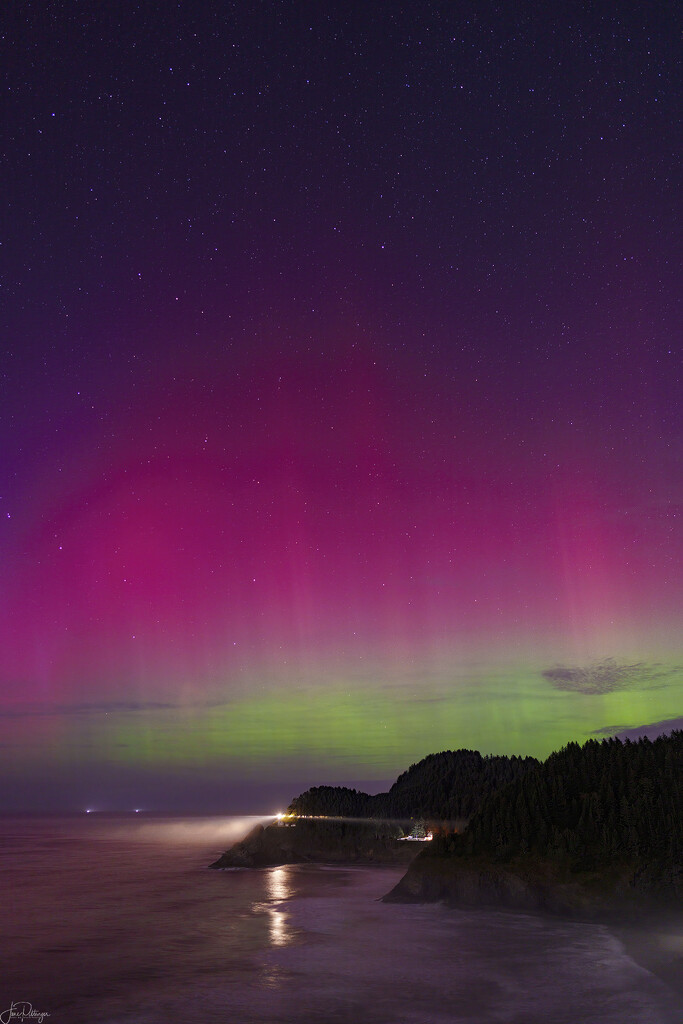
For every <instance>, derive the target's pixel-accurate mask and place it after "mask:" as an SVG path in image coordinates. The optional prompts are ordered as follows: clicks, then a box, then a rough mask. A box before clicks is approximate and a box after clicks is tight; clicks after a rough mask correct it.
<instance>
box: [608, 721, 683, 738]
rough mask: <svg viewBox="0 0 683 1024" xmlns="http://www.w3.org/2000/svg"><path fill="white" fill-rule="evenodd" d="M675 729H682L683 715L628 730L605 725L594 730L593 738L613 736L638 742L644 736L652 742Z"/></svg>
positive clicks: (619, 726) (622, 727)
mask: <svg viewBox="0 0 683 1024" xmlns="http://www.w3.org/2000/svg"><path fill="white" fill-rule="evenodd" d="M675 729H683V715H681V716H679V717H678V718H667V719H665V720H664V721H663V722H650V723H649V725H638V726H635V727H634V728H632V729H628V728H626V727H625V726H623V725H607V726H605V727H604V728H603V729H596V730H595V732H594V733H593V735H594V736H615V737H616V738H617V739H618V740H639V739H641V738H642V737H644V736H646V737H647V738H648V739H649V740H654V739H656V738H657V737H658V736H664V735H667V734H668V733H670V732H673V731H674V730H675Z"/></svg>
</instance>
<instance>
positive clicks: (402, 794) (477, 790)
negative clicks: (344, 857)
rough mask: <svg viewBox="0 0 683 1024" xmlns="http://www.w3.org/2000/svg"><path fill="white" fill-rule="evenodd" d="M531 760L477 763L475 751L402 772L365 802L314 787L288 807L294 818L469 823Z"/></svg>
mask: <svg viewBox="0 0 683 1024" xmlns="http://www.w3.org/2000/svg"><path fill="white" fill-rule="evenodd" d="M537 765H538V761H536V759H535V758H533V757H482V755H481V754H480V753H479V752H478V751H476V750H444V751H442V752H441V753H439V754H430V755H429V756H428V757H425V758H424V759H423V760H422V761H419V762H418V763H417V764H413V765H411V766H410V768H409V769H408V770H407V771H405V772H403V774H402V775H400V776H399V777H398V779H397V780H396V782H395V783H394V784H393V786H392V787H391V789H390V790H389V792H388V793H378V794H376V795H374V796H370V795H368V794H367V793H362V792H359V791H358V790H356V789H348V788H346V787H344V786H314V787H313V788H312V789H308V790H306V792H305V793H302V794H301V795H300V796H298V797H296V798H295V799H294V800H293V801H292V803H291V804H290V806H289V810H290V811H291V812H292V813H295V814H311V815H325V816H329V817H336V816H338V817H348V818H427V819H433V820H439V821H454V820H458V819H463V818H469V817H470V816H471V815H472V814H473V813H474V812H475V811H476V810H477V808H478V807H479V806H480V805H481V804H482V802H483V801H485V800H486V799H487V798H488V797H490V796H491V795H492V794H493V793H495V792H496V791H498V790H499V789H500V788H501V787H502V786H506V785H508V784H510V783H511V782H513V781H514V780H515V779H518V778H520V777H521V776H522V775H524V774H525V773H526V772H527V771H528V770H529V769H530V768H532V767H534V766H537Z"/></svg>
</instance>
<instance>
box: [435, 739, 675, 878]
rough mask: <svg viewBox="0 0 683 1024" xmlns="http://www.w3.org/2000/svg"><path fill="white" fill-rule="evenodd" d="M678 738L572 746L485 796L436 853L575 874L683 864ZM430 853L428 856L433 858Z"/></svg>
mask: <svg viewBox="0 0 683 1024" xmlns="http://www.w3.org/2000/svg"><path fill="white" fill-rule="evenodd" d="M682 780H683V731H677V732H673V733H672V734H671V735H670V736H660V737H659V738H657V739H656V740H654V741H650V740H648V739H641V740H639V741H638V742H636V743H634V742H629V741H627V742H625V743H622V742H620V741H619V740H616V739H610V740H603V741H602V742H598V741H597V740H589V741H588V742H587V743H585V744H584V745H583V746H579V745H578V744H577V743H570V744H569V745H568V746H566V747H564V748H563V749H562V750H560V751H559V752H558V753H554V754H551V755H550V757H549V758H548V759H547V760H546V761H545V762H543V763H542V764H537V765H535V766H533V767H532V768H530V769H529V770H528V771H526V772H525V773H524V774H520V775H518V777H517V778H515V779H513V780H512V781H511V782H509V783H508V784H507V785H506V786H504V787H502V788H500V789H498V790H497V791H495V792H492V793H490V794H489V795H488V796H487V798H486V799H485V800H484V801H483V802H482V804H481V806H480V808H479V809H478V811H477V812H476V813H475V814H474V815H473V817H472V819H471V821H470V823H469V827H468V828H467V830H466V832H464V833H463V834H462V835H461V836H456V837H450V838H446V839H441V840H439V841H438V842H435V844H432V845H433V847H434V849H433V852H434V853H440V852H441V853H443V852H448V853H453V854H456V855H458V854H460V855H469V854H485V855H487V856H489V857H491V856H493V857H494V858H495V859H497V860H501V861H506V860H510V859H512V858H514V857H517V856H520V855H526V854H531V855H538V856H539V857H543V858H545V859H548V858H549V859H551V860H561V861H564V862H566V863H568V864H569V865H570V866H571V867H572V869H573V870H591V869H593V868H597V867H600V866H604V865H606V864H608V863H612V862H625V861H626V862H631V863H642V862H659V863H667V864H670V865H677V864H678V865H680V863H681V860H682V859H683V781H682ZM431 852H432V851H430V853H431Z"/></svg>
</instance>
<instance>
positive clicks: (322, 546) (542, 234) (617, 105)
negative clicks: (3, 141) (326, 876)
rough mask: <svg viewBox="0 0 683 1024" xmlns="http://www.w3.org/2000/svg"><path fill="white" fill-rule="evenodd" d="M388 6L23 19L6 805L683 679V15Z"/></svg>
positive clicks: (70, 799)
mask: <svg viewBox="0 0 683 1024" xmlns="http://www.w3.org/2000/svg"><path fill="white" fill-rule="evenodd" d="M380 6H381V5H378V6H377V8H375V7H374V6H373V5H366V4H363V5H357V4H348V5H343V7H337V6H336V5H330V4H324V3H323V4H321V3H316V4H313V3H311V4H308V3H302V4H297V5H291V6H290V5H288V4H284V5H283V4H271V3H262V4H258V5H251V4H250V5H246V4H235V5H231V4H227V5H222V6H221V7H220V10H219V9H218V8H213V7H209V8H208V9H207V10H206V11H203V12H202V11H200V10H199V6H198V5H192V4H180V5H179V6H178V7H177V9H175V8H174V10H173V12H172V13H171V12H170V9H167V7H166V5H159V6H155V5H152V6H151V7H150V8H149V11H148V13H147V14H146V15H145V17H144V19H143V16H142V13H141V11H142V9H138V8H137V7H136V6H135V5H129V4H121V5H120V7H119V5H117V14H116V17H114V15H113V14H112V13H111V11H109V12H107V11H105V10H102V11H95V12H89V13H88V15H87V17H85V16H83V14H82V12H78V11H77V9H76V5H69V4H66V5H64V6H63V7H60V8H55V10H54V11H51V12H48V11H47V10H46V11H43V12H41V11H39V10H37V9H35V10H34V9H31V8H30V7H26V8H25V9H24V8H22V9H21V10H18V9H17V10H16V11H14V12H12V13H11V14H10V15H8V16H7V18H6V20H7V28H6V33H5V38H4V43H3V47H4V48H5V55H6V57H7V59H6V60H4V61H3V62H2V64H3V67H4V68H5V71H4V77H5V88H6V91H7V95H10V96H11V97H12V106H11V109H10V116H9V119H8V128H7V138H8V142H7V146H6V161H5V162H6V165H7V166H9V167H10V168H11V170H10V174H9V178H8V185H7V189H6V196H5V199H4V201H3V202H4V203H5V205H6V217H5V223H6V225H7V228H6V231H5V234H6V238H5V241H4V244H3V246H2V250H3V256H2V258H3V292H4V303H3V308H2V338H3V340H2V367H1V369H2V379H1V381H0V386H1V388H2V392H1V402H0V422H1V423H2V450H1V452H0V459H1V463H0V470H1V474H2V488H0V516H1V519H0V565H1V567H2V573H1V576H0V651H1V652H2V658H1V659H0V766H1V769H2V775H3V777H4V778H5V779H6V780H7V781H8V785H7V786H6V787H5V793H4V795H3V800H4V802H5V803H4V806H7V807H12V808H17V807H19V808H21V807H27V808H31V807H34V806H35V807H38V806H40V807H43V806H46V805H47V806H54V807H58V808H69V807H73V808H77V807H79V806H81V805H82V804H84V803H85V804H89V805H94V806H102V807H104V808H116V807H125V806H128V805H129V804H133V805H134V804H144V805H145V806H147V805H149V806H150V807H151V808H152V809H154V808H155V807H158V808H161V809H163V808H169V807H170V808H174V807H177V808H178V809H189V810H191V809H192V808H193V806H195V805H197V806H200V808H201V809H204V807H205V806H211V807H212V808H213V809H217V810H220V809H223V808H225V809H226V810H230V809H232V808H233V806H235V807H237V805H240V809H248V808H249V807H250V806H251V804H253V802H254V801H261V802H262V803H264V805H265V808H266V809H268V808H269V806H270V805H269V803H268V800H269V799H270V796H269V794H270V793H271V792H272V793H273V798H275V795H277V796H278V797H279V796H280V793H282V795H283V796H285V797H286V796H292V795H294V792H296V788H295V789H293V791H292V792H290V788H291V787H298V786H300V785H306V786H307V785H315V784H320V783H334V782H345V783H348V784H361V783H362V784H363V785H368V786H370V785H372V784H376V785H377V786H378V787H379V786H382V785H384V783H385V782H386V781H387V780H391V779H393V778H394V777H395V776H396V774H397V773H398V772H400V771H402V770H403V769H405V768H406V767H407V766H408V765H409V764H410V763H411V762H413V761H415V760H418V759H419V758H420V757H422V756H424V755H425V754H427V753H430V752H432V751H437V750H442V749H453V748H457V747H470V748H477V749H480V750H481V751H482V752H484V753H524V754H527V753H528V754H535V755H545V754H547V753H549V752H550V751H551V750H552V749H556V748H557V747H559V746H561V745H563V744H564V743H566V742H568V741H569V740H584V739H587V738H589V737H590V736H593V735H602V734H605V733H608V732H610V731H614V732H616V731H620V730H626V729H634V728H637V727H640V726H646V725H648V724H650V723H655V722H657V723H659V722H666V721H669V720H673V719H676V718H679V717H680V716H681V714H683V649H682V648H683V642H682V640H681V629H680V622H681V620H680V614H681V598H682V596H683V594H682V590H683V588H682V586H681V580H682V578H683V577H682V574H681V571H680V570H681V540H680V509H681V481H682V480H683V474H682V472H681V469H682V466H681V455H682V452H683V449H682V445H681V422H683V420H682V419H681V415H680V397H681V389H680V379H679V374H680V355H681V351H680V326H681V325H680V317H679V308H678V306H677V287H678V283H677V275H678V269H679V264H677V260H678V259H679V254H678V242H677V229H676V214H677V210H678V207H679V203H680V200H679V196H680V194H681V193H680V161H679V160H677V157H676V153H677V146H678V138H677V131H676V122H677V111H678V109H679V108H678V99H679V98H680V97H678V94H677V91H676V81H675V67H676V50H675V46H674V39H675V37H676V33H675V30H674V27H673V25H672V24H670V23H669V19H671V20H673V15H672V14H670V12H668V11H667V10H665V9H661V10H659V9H658V10H649V9H648V10H645V11H643V10H640V9H639V8H638V7H637V6H636V5H629V4H624V5H618V7H617V8H616V9H615V10H613V11H609V12H606V13H604V14H602V13H600V11H598V10H597V9H595V10H593V9H591V11H590V12H585V11H584V12H581V13H573V14H570V13H566V14H558V15H555V16H554V15H553V13H552V12H551V11H549V10H546V9H545V8H541V7H539V6H538V5H535V4H529V5H524V4H523V5H522V6H521V7H520V8H517V7H516V8H515V10H514V11H513V10H512V8H510V9H509V11H507V13H505V12H503V13H501V11H500V10H499V9H498V8H495V9H494V8H493V7H491V8H490V9H488V8H484V7H481V5H477V8H476V11H475V9H474V8H472V10H470V11H468V10H466V9H465V7H466V5H465V6H463V7H461V6H460V5H457V6H456V5H453V9H450V8H449V7H448V6H444V5H441V4H435V3H427V4H425V5H422V8H421V9H420V10H419V11H417V12H416V9H415V7H414V5H402V4H397V5H388V7H387V8H386V9H382V10H380ZM143 20H144V24H141V22H142V21H143ZM278 787H279V788H278ZM202 800H203V801H204V802H203V803H202ZM254 809H255V810H260V809H261V807H260V806H259V807H255V808H254Z"/></svg>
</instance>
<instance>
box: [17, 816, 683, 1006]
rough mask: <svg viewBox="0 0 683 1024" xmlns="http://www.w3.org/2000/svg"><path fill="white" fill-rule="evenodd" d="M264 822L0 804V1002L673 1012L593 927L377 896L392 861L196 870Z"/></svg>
mask: <svg viewBox="0 0 683 1024" xmlns="http://www.w3.org/2000/svg"><path fill="white" fill-rule="evenodd" d="M263 820H264V819H263V818H257V817H241V818H208V819H207V818H197V819H192V818H183V819H180V818H176V819H147V820H145V819H144V818H142V817H139V818H138V817H135V818H130V819H128V818H113V817H112V818H108V817H106V816H104V815H90V816H87V817H86V816H83V818H72V819H54V818H53V819H3V820H0V885H1V886H2V892H3V898H2V905H3V913H2V915H1V923H0V1013H2V1012H3V1011H5V1010H6V1009H8V1008H9V1007H10V1006H11V1004H12V1002H18V1001H21V1000H26V1001H27V1002H30V1003H31V1005H32V1007H33V1008H34V1009H35V1010H37V1011H39V1012H49V1013H50V1015H51V1016H50V1017H49V1018H46V1020H47V1021H48V1024H62V1022H64V1024H67V1022H68V1024H86V1022H88V1024H90V1022H109V1024H114V1022H119V1024H133V1022H135V1024H162V1022H164V1024H166V1022H168V1021H172V1020H207V1021H220V1022H223V1021H226V1022H227V1021H230V1022H231V1024H232V1022H234V1024H242V1022H260V1024H266V1022H268V1024H298V1022H302V1024H323V1022H325V1024H336V1022H340V1024H341V1022H349V1024H350V1022H353V1024H397V1022H406V1024H453V1022H462V1024H465V1022H466V1024H488V1022H491V1024H494V1022H495V1024H515V1022H516V1024H553V1022H557V1024H560V1022H566V1024H569V1022H571V1024H578V1022H586V1024H588V1022H590V1024H596V1022H602V1021H605V1022H614V1024H617V1022H618V1024H628V1022H639V1024H659V1022H661V1024H673V1022H674V1021H677V1020H678V1019H679V1018H678V1014H677V1009H678V1008H677V1005H676V1003H677V1001H676V998H675V996H674V994H673V993H672V992H671V991H670V990H669V989H668V988H667V987H666V986H665V985H664V984H663V983H662V982H661V981H660V980H659V979H658V978H656V977H654V976H653V975H652V974H650V973H649V972H648V971H646V970H645V969H643V968H642V967H640V966H639V965H638V964H636V963H635V962H634V961H633V960H632V959H631V958H630V957H629V956H628V955H627V954H626V953H625V951H624V949H623V947H622V945H621V943H620V942H619V941H618V939H617V938H615V936H613V935H612V934H611V932H610V931H609V930H608V929H606V928H603V927H601V926H594V925H585V924H577V923H567V922H561V921H554V920H549V919H543V918H540V917H534V916H530V915H523V914H505V913H496V912H492V911H453V910H449V909H447V908H444V907H441V906H433V905H429V906H401V905H396V904H383V903H380V902H378V899H379V897H380V896H382V895H383V894H384V893H386V892H387V891H388V890H389V889H390V888H391V887H392V886H393V885H394V884H395V883H396V881H398V878H399V877H400V875H401V870H400V869H387V868H377V869H362V868H348V869H346V868H339V867H328V868H326V867H321V866H314V865H305V866H296V867H291V866H290V867H278V868H271V869H265V870H262V871H225V872H214V871H208V870H207V868H206V866H207V865H208V864H209V863H210V862H211V861H212V860H214V859H215V857H216V856H217V855H218V854H219V853H220V852H221V851H222V850H223V849H224V848H225V846H226V845H229V844H230V843H231V842H233V841H234V840H235V839H237V838H239V837H240V836H241V835H243V834H245V833H246V832H247V831H249V829H250V828H252V827H253V825H254V824H256V823H257V822H259V821H263ZM265 820H270V819H265Z"/></svg>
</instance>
